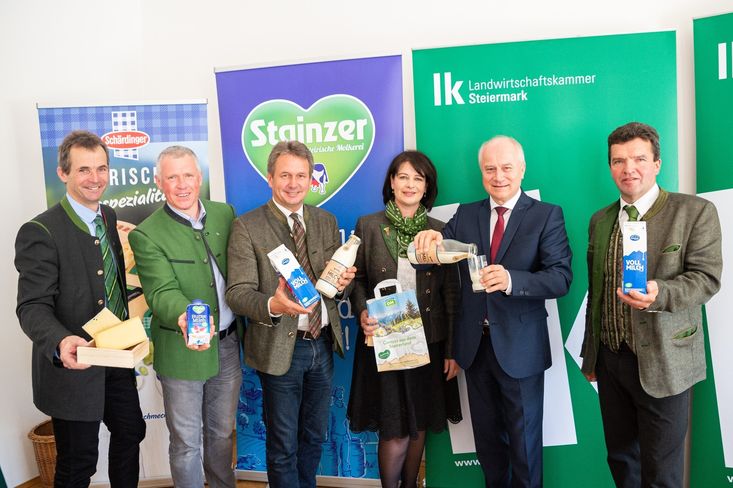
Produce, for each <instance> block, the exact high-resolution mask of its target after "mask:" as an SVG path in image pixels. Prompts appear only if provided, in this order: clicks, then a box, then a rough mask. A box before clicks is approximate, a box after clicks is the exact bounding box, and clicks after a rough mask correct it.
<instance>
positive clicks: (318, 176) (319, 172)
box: [311, 163, 328, 195]
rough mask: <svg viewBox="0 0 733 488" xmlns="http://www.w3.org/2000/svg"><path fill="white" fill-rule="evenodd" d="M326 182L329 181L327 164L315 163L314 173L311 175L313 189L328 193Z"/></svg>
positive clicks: (313, 190)
mask: <svg viewBox="0 0 733 488" xmlns="http://www.w3.org/2000/svg"><path fill="white" fill-rule="evenodd" d="M326 183H328V171H326V166H325V165H324V164H323V163H316V164H314V165H313V174H312V175H311V191H312V192H319V193H320V194H321V195H324V194H325V193H326Z"/></svg>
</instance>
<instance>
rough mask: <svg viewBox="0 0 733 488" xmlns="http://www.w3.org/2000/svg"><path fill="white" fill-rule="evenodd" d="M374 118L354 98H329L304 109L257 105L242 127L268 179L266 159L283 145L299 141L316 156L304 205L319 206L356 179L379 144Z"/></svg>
mask: <svg viewBox="0 0 733 488" xmlns="http://www.w3.org/2000/svg"><path fill="white" fill-rule="evenodd" d="M374 132H375V126H374V117H373V116H372V113H371V111H369V108H368V107H367V106H366V105H365V104H364V102H362V101H361V100H359V99H358V98H355V97H352V96H351V95H344V94H338V95H329V96H327V97H323V98H321V99H320V100H318V101H317V102H315V103H314V104H313V105H311V106H310V108H309V109H307V110H305V109H303V107H301V106H300V105H298V104H297V103H293V102H291V101H290V100H269V101H267V102H264V103H261V104H259V105H258V106H256V107H255V108H254V109H253V110H252V111H251V112H250V113H249V115H247V118H246V119H245V121H244V125H243V126H242V148H243V149H244V154H245V156H247V159H248V160H249V163H250V164H251V165H252V166H253V167H254V168H255V169H256V170H257V172H258V173H259V174H260V176H262V178H264V179H265V181H267V157H268V156H269V155H270V151H272V147H273V146H274V145H275V144H277V143H278V142H280V141H289V140H298V141H300V142H302V143H304V144H305V145H306V146H308V148H309V149H310V150H311V152H312V153H313V162H314V167H313V174H312V176H311V188H310V192H308V196H307V197H306V198H305V203H306V204H308V205H314V206H319V205H322V204H324V203H325V202H327V201H328V200H329V199H330V198H331V197H332V196H334V195H335V194H336V193H338V191H339V190H340V189H341V188H342V187H343V186H344V185H345V184H346V183H347V182H348V181H349V180H350V179H351V177H352V176H353V175H354V173H356V171H357V170H358V169H359V167H360V166H361V165H362V164H363V163H364V161H365V160H366V158H367V156H369V153H370V152H371V150H372V145H373V144H374Z"/></svg>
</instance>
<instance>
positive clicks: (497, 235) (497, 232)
mask: <svg viewBox="0 0 733 488" xmlns="http://www.w3.org/2000/svg"><path fill="white" fill-rule="evenodd" d="M494 210H496V225H494V233H493V234H492V235H491V263H492V264H493V263H494V261H496V254H497V253H498V252H499V246H501V238H502V237H504V212H506V211H507V210H508V209H507V208H506V207H496V208H495V209H494Z"/></svg>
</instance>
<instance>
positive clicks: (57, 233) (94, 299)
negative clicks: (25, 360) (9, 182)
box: [15, 198, 127, 421]
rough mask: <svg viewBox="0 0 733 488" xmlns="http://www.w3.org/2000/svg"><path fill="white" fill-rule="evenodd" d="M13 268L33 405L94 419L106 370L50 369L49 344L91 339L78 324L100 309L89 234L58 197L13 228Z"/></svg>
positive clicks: (52, 347) (112, 238)
mask: <svg viewBox="0 0 733 488" xmlns="http://www.w3.org/2000/svg"><path fill="white" fill-rule="evenodd" d="M101 207H102V215H103V217H104V219H105V222H106V223H107V236H108V240H109V243H110V246H111V247H112V250H113V251H114V253H115V258H116V262H117V267H118V276H119V277H120V279H121V284H122V289H123V290H125V281H124V280H125V269H124V263H125V262H124V258H123V255H122V246H121V245H120V239H119V237H118V235H117V228H116V227H117V217H116V216H115V213H114V211H113V210H112V209H111V208H109V207H107V206H105V205H102V206H101ZM15 267H16V268H17V270H18V273H19V277H18V307H17V309H16V313H17V314H18V319H19V320H20V326H21V327H22V328H23V331H24V332H25V333H26V335H27V336H28V337H30V339H31V340H32V341H33V371H32V376H33V402H34V403H35V405H36V407H38V409H39V410H41V411H42V412H43V413H45V414H47V415H50V416H51V417H55V418H60V419H65V420H81V421H96V420H101V418H102V413H103V411H104V371H105V368H102V367H96V366H93V367H91V368H88V369H86V370H83V371H73V370H70V369H65V368H64V367H62V366H57V365H55V364H54V355H55V352H56V347H57V346H58V345H59V343H60V342H61V340H62V339H63V338H64V337H66V336H69V335H78V336H80V337H83V338H85V339H87V340H89V339H91V337H89V335H87V334H86V332H84V330H83V329H82V328H81V327H82V326H83V325H84V324H85V323H86V322H87V321H88V320H89V319H91V318H92V317H93V316H94V315H96V314H97V313H98V312H99V311H100V310H102V309H103V308H104V303H105V301H104V296H105V289H104V275H103V273H101V272H100V270H103V269H104V264H103V263H102V253H101V251H100V248H99V241H98V239H97V238H96V237H93V236H91V235H90V234H89V229H88V228H87V226H86V224H85V223H84V222H82V221H81V219H79V217H78V216H77V215H76V213H75V212H74V210H73V209H72V208H71V205H70V204H69V202H68V200H67V199H66V198H64V199H63V200H62V201H61V203H59V204H57V205H55V206H53V207H51V208H50V209H48V210H47V211H45V212H43V213H42V214H40V215H38V216H37V217H36V218H34V219H33V220H31V221H30V222H27V223H25V224H23V226H22V227H21V228H20V230H19V231H18V236H17V238H16V241H15ZM125 306H127V302H126V301H125Z"/></svg>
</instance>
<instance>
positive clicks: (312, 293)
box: [267, 244, 321, 308]
mask: <svg viewBox="0 0 733 488" xmlns="http://www.w3.org/2000/svg"><path fill="white" fill-rule="evenodd" d="M267 257H268V258H270V263H271V264H272V267H273V268H275V269H276V270H277V272H278V273H280V274H281V275H282V277H283V278H285V281H287V283H288V287H289V288H290V292H291V293H292V294H293V296H294V297H295V299H296V300H297V301H298V303H300V304H301V305H302V306H303V307H305V308H308V307H310V306H311V305H313V304H314V303H317V302H320V301H321V295H319V294H318V291H316V287H315V286H313V283H312V282H311V280H310V279H309V278H308V275H307V274H306V273H305V270H304V269H303V267H302V266H301V265H300V263H299V262H298V260H297V259H295V256H294V255H293V253H292V252H290V249H288V248H287V247H285V244H280V245H279V246H278V247H276V248H275V249H273V250H272V251H270V252H269V253H267Z"/></svg>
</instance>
